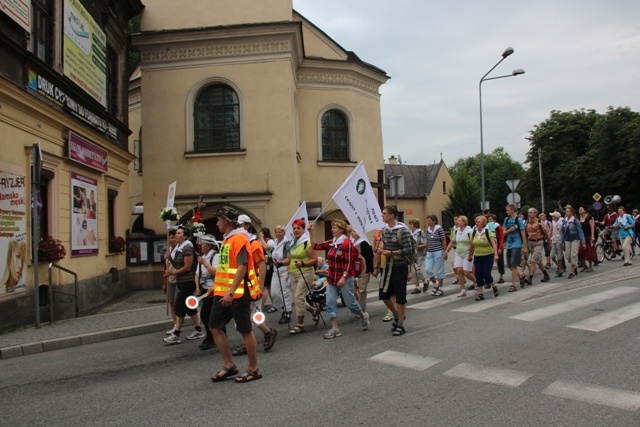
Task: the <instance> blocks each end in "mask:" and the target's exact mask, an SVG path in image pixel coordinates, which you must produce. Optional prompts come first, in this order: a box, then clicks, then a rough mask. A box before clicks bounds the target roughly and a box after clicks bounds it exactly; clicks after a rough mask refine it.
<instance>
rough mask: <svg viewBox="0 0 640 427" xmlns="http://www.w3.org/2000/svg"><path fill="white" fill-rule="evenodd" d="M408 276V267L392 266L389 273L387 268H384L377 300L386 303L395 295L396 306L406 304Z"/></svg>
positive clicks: (405, 265)
mask: <svg viewBox="0 0 640 427" xmlns="http://www.w3.org/2000/svg"><path fill="white" fill-rule="evenodd" d="M408 275H409V266H408V265H407V264H404V265H394V266H393V267H392V268H391V271H389V268H388V267H387V268H385V269H384V270H383V271H382V277H381V278H380V291H379V292H378V298H379V299H380V300H382V301H387V300H390V299H391V296H393V295H395V296H396V304H406V303H407V276H408ZM385 285H386V286H385Z"/></svg>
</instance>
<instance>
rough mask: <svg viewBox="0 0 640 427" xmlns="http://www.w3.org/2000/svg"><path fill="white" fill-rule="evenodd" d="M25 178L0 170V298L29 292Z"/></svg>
mask: <svg viewBox="0 0 640 427" xmlns="http://www.w3.org/2000/svg"><path fill="white" fill-rule="evenodd" d="M26 267H27V202H26V188H25V177H24V176H20V175H15V174H12V173H8V172H2V171H0V297H3V296H6V295H8V294H11V293H15V292H20V291H24V290H25V289H26V277H25V276H26Z"/></svg>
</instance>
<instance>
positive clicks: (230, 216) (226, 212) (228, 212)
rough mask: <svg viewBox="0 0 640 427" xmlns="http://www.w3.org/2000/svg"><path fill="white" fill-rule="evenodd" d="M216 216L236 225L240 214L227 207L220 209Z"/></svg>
mask: <svg viewBox="0 0 640 427" xmlns="http://www.w3.org/2000/svg"><path fill="white" fill-rule="evenodd" d="M215 216H221V217H222V218H224V219H226V220H227V221H229V222H233V223H234V224H235V223H236V222H238V212H236V210H235V209H233V208H230V207H229V206H225V207H224V208H222V209H220V210H219V211H218V212H217V213H216V215H215Z"/></svg>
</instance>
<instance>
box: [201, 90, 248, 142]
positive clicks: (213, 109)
mask: <svg viewBox="0 0 640 427" xmlns="http://www.w3.org/2000/svg"><path fill="white" fill-rule="evenodd" d="M193 128H194V129H193V130H194V133H193V134H194V141H193V149H194V151H195V152H220V151H222V152H224V151H235V150H239V149H240V104H239V102H238V95H237V94H236V92H235V91H234V90H233V89H232V88H230V87H229V86H227V85H225V84H213V85H210V86H207V87H205V88H204V89H203V90H202V91H201V92H200V93H199V94H198V96H197V97H196V100H195V102H194V105H193Z"/></svg>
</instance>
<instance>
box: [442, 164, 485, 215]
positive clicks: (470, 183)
mask: <svg viewBox="0 0 640 427" xmlns="http://www.w3.org/2000/svg"><path fill="white" fill-rule="evenodd" d="M451 176H452V178H453V185H452V186H451V189H450V191H449V201H448V202H447V204H446V205H445V212H446V213H447V216H448V217H453V216H454V215H466V216H467V217H468V218H473V217H474V215H475V214H476V213H478V212H479V211H480V199H481V198H482V196H481V191H480V184H478V182H477V180H476V179H475V178H474V177H473V176H472V175H471V174H470V173H469V170H468V169H467V168H466V167H464V166H458V167H457V168H456V170H455V171H452V172H451Z"/></svg>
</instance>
